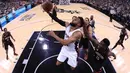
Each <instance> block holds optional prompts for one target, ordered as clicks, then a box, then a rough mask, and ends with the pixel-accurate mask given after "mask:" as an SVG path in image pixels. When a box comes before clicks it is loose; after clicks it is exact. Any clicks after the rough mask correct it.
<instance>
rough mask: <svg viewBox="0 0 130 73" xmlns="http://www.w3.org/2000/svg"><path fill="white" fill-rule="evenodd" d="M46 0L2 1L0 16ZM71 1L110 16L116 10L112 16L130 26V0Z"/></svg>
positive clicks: (0, 3)
mask: <svg viewBox="0 0 130 73" xmlns="http://www.w3.org/2000/svg"><path fill="white" fill-rule="evenodd" d="M32 1H34V0H32ZM44 1H46V0H35V2H27V1H13V2H0V18H1V17H3V16H5V15H7V14H9V13H10V12H12V11H13V10H17V9H19V8H20V7H22V6H24V5H26V4H28V3H33V4H32V5H34V4H35V3H38V2H40V3H41V2H44ZM54 1H55V0H54ZM57 1H58V0H57ZM70 1H71V2H77V3H78V2H82V3H85V4H87V5H90V6H91V7H94V8H96V9H97V10H99V11H101V12H103V13H105V14H106V15H108V16H110V14H111V13H110V11H111V10H114V11H115V13H114V15H113V16H112V18H114V19H115V20H117V21H118V22H120V23H121V24H123V25H124V24H125V25H127V26H128V27H130V0H70ZM35 5H36V4H35ZM35 5H34V6H35ZM129 29H130V28H129Z"/></svg>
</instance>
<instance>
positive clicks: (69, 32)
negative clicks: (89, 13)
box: [48, 13, 84, 70]
mask: <svg viewBox="0 0 130 73" xmlns="http://www.w3.org/2000/svg"><path fill="white" fill-rule="evenodd" d="M49 15H50V17H51V18H52V19H53V20H55V21H56V22H58V23H59V24H61V25H62V26H65V27H66V30H65V36H64V39H62V38H60V37H59V36H57V35H56V34H55V33H54V32H53V31H50V32H49V33H48V34H49V35H50V36H52V37H54V38H55V39H56V40H58V41H59V42H60V43H61V44H62V45H63V47H62V48H61V51H60V53H59V56H58V58H57V62H56V65H60V64H62V63H63V62H64V61H65V60H66V59H67V58H68V61H67V63H68V65H69V66H71V68H72V70H74V69H75V68H76V66H77V57H78V54H77V52H76V49H75V47H76V45H75V42H76V41H78V40H80V39H81V37H82V31H81V30H80V27H82V25H83V24H84V20H83V18H82V17H75V18H74V19H72V22H71V23H68V22H65V21H63V20H60V19H58V18H57V17H56V16H55V15H53V13H52V14H51V13H49Z"/></svg>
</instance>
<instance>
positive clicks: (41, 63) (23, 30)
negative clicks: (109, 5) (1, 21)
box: [0, 4, 130, 73]
mask: <svg viewBox="0 0 130 73" xmlns="http://www.w3.org/2000/svg"><path fill="white" fill-rule="evenodd" d="M58 8H61V9H65V10H66V11H67V10H71V11H75V10H76V11H78V12H80V13H79V14H78V13H73V14H71V13H67V12H64V13H58V14H57V15H58V17H59V18H61V19H63V20H65V21H68V22H71V18H72V16H74V15H75V16H82V17H84V18H85V17H90V16H91V15H94V19H95V22H96V29H95V33H96V37H97V39H98V40H99V41H100V40H102V39H103V38H109V39H110V42H111V45H110V48H112V47H113V46H114V45H115V43H116V41H117V40H118V39H119V34H120V30H118V29H116V28H114V27H113V25H112V24H115V25H117V26H121V25H120V24H119V23H117V22H116V21H113V22H112V23H110V22H109V17H108V16H106V15H104V14H102V13H101V12H99V11H97V10H95V9H93V8H91V7H89V6H87V5H84V4H71V5H60V6H58ZM5 27H7V28H8V30H9V31H10V32H11V33H12V35H13V37H14V38H15V40H16V42H14V44H15V46H16V52H17V53H18V54H19V56H17V57H15V56H14V55H13V52H12V48H9V49H10V50H9V55H10V56H9V60H8V61H7V60H6V58H5V57H6V55H5V50H4V48H3V47H2V46H0V47H1V53H0V73H11V72H12V73H40V72H43V73H46V72H48V73H52V72H55V73H63V72H64V71H63V69H64V68H63V67H64V65H66V64H63V65H61V66H60V67H61V69H57V67H56V65H55V62H56V57H57V55H58V53H59V51H60V48H61V46H62V45H61V44H60V43H59V42H57V41H56V40H55V39H54V38H52V37H50V36H48V35H46V33H47V31H49V30H54V31H56V32H57V34H58V35H59V36H61V37H63V34H64V29H65V28H64V27H62V26H60V25H59V24H58V23H56V22H53V23H52V22H51V18H50V17H49V15H48V14H47V13H46V12H43V10H42V8H41V7H40V5H39V6H36V7H35V8H33V9H31V10H29V11H27V12H25V13H24V14H22V15H20V16H19V17H17V18H16V19H14V20H13V21H11V22H10V23H8V24H7V25H6V26H5ZM41 30H42V31H41ZM128 34H129V35H130V33H129V31H128ZM0 36H1V37H2V32H0ZM39 37H42V38H43V37H44V39H39ZM128 43H130V39H128V40H127V41H125V42H124V46H125V48H126V49H124V50H123V51H122V48H121V47H120V46H118V47H117V48H116V49H115V50H113V52H115V53H116V55H117V59H116V60H114V61H112V64H113V66H114V68H115V70H116V72H117V73H130V71H129V69H130V63H129V61H130V60H129V53H130V50H129V44H128ZM0 44H2V43H1V42H0ZM110 60H111V59H110ZM78 61H79V63H78V68H77V71H78V72H82V73H91V71H92V70H93V69H92V66H91V63H89V62H86V61H84V60H83V59H82V57H79V59H78ZM109 64H110V67H112V65H111V63H109ZM103 71H104V73H109V72H108V71H107V69H105V67H104V68H103Z"/></svg>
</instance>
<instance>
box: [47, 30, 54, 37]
mask: <svg viewBox="0 0 130 73" xmlns="http://www.w3.org/2000/svg"><path fill="white" fill-rule="evenodd" d="M48 35H50V36H52V37H54V36H55V35H56V34H55V33H54V31H49V32H48Z"/></svg>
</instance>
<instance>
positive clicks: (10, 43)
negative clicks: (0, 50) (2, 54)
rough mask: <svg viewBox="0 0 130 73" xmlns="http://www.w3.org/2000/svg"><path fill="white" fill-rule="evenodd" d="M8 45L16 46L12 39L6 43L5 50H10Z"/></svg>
mask: <svg viewBox="0 0 130 73" xmlns="http://www.w3.org/2000/svg"><path fill="white" fill-rule="evenodd" d="M8 46H11V47H13V46H14V44H13V43H12V41H8V42H5V43H4V47H5V50H8Z"/></svg>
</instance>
